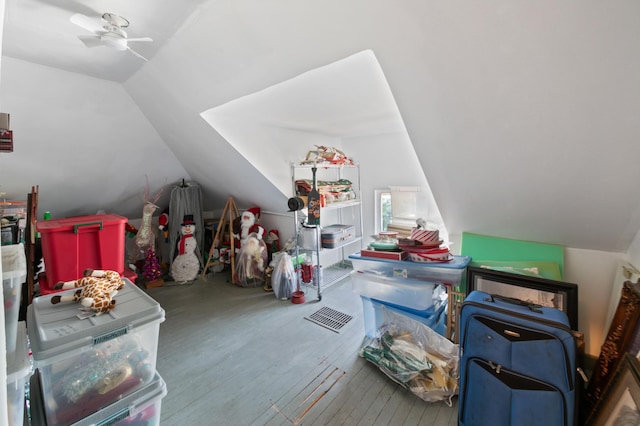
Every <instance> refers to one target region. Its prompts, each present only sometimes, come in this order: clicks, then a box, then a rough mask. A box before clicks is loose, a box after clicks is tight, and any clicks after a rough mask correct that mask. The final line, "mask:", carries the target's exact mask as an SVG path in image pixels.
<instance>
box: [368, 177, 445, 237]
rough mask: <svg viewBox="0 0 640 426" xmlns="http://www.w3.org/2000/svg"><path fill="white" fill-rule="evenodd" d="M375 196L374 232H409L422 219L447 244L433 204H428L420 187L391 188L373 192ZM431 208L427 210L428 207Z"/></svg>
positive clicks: (426, 197)
mask: <svg viewBox="0 0 640 426" xmlns="http://www.w3.org/2000/svg"><path fill="white" fill-rule="evenodd" d="M374 195H375V224H374V226H375V232H376V233H379V232H382V231H387V230H389V225H390V224H393V225H394V226H393V227H392V230H394V231H397V230H399V229H401V230H410V229H411V228H413V227H414V226H416V219H418V218H422V219H424V220H425V221H426V222H427V226H428V227H433V228H437V229H438V230H439V231H440V237H441V238H443V239H444V241H446V242H447V243H448V234H447V231H446V229H445V227H444V223H442V219H441V218H440V213H439V211H438V209H437V208H434V207H433V206H434V205H435V204H434V203H429V198H428V194H427V193H426V192H424V191H422V189H421V188H420V187H415V186H393V187H388V188H384V189H383V188H380V189H376V190H375V191H374ZM430 205H431V206H432V208H429V206H430Z"/></svg>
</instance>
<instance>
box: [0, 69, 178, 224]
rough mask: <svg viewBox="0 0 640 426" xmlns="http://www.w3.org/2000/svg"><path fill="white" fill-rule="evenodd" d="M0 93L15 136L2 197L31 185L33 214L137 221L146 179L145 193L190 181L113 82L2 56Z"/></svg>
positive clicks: (0, 181)
mask: <svg viewBox="0 0 640 426" xmlns="http://www.w3.org/2000/svg"><path fill="white" fill-rule="evenodd" d="M0 94H1V100H2V109H3V110H4V111H6V112H9V113H11V127H12V130H13V133H14V152H13V153H10V154H3V155H0V173H1V174H0V191H2V190H3V189H2V188H3V187H4V188H11V191H9V192H8V193H7V199H15V200H25V199H26V195H27V194H28V193H29V192H30V190H31V186H35V185H38V186H39V195H38V209H39V211H40V212H44V211H46V210H48V211H50V212H51V213H52V217H53V218H56V217H67V216H74V215H85V214H95V213H96V212H97V211H98V210H100V209H103V210H105V211H107V212H110V213H116V214H121V215H122V216H125V217H137V216H141V215H142V207H143V201H142V196H143V192H144V188H145V175H146V176H147V177H148V178H149V181H150V186H151V193H152V194H154V193H155V192H156V191H157V190H158V189H159V188H160V187H162V185H163V184H164V183H165V182H166V183H168V184H170V183H174V182H176V181H179V179H181V178H185V179H187V180H188V179H189V175H188V173H187V171H186V170H185V169H184V168H183V167H182V165H181V164H180V163H179V162H178V161H177V159H176V158H175V156H174V155H173V153H172V152H171V150H170V149H169V148H167V146H166V145H165V144H164V142H163V140H162V138H161V136H160V135H159V134H158V133H157V132H156V130H155V129H154V128H153V127H152V126H151V124H150V123H149V121H148V120H147V119H146V118H145V116H144V114H143V113H142V111H140V109H139V108H138V106H137V105H136V104H135V102H133V100H132V99H131V97H130V96H129V95H128V94H127V92H126V91H125V90H124V88H123V87H122V85H120V84H118V83H115V82H111V81H106V80H99V79H95V78H91V77H86V76H84V75H81V74H76V73H72V72H67V71H61V70H58V69H54V68H49V67H45V66H41V65H36V64H33V63H29V62H24V61H20V60H17V59H13V58H9V57H3V58H2V86H1V91H0ZM168 192H169V191H166V194H165V196H168Z"/></svg>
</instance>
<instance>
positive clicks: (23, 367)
mask: <svg viewBox="0 0 640 426" xmlns="http://www.w3.org/2000/svg"><path fill="white" fill-rule="evenodd" d="M30 373H31V363H30V362H29V347H28V345H27V327H26V325H25V322H24V321H18V334H17V336H16V350H15V351H13V352H12V353H7V383H15V382H17V381H18V380H19V379H23V378H25V377H27V376H28V375H29V374H30Z"/></svg>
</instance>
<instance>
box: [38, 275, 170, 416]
mask: <svg viewBox="0 0 640 426" xmlns="http://www.w3.org/2000/svg"><path fill="white" fill-rule="evenodd" d="M124 281H125V286H124V288H123V289H122V290H120V291H118V294H117V295H116V296H115V298H114V299H115V300H116V307H115V309H113V310H112V311H110V312H108V313H105V314H102V315H97V316H90V317H88V318H85V317H84V316H83V315H81V311H80V307H81V305H80V304H77V303H62V304H55V305H54V304H52V303H51V299H52V297H53V296H54V295H53V294H52V295H46V296H41V297H36V298H35V299H34V300H33V303H32V304H31V305H29V306H28V308H27V325H28V335H29V339H30V343H31V351H32V354H33V360H34V364H35V367H36V374H34V377H33V378H32V380H31V385H32V386H31V388H32V389H31V391H32V398H31V405H32V408H33V410H34V413H35V415H36V416H37V412H38V406H41V407H42V412H43V416H44V418H45V422H41V423H42V424H46V425H49V426H53V425H71V424H73V425H75V424H78V425H84V424H94V423H95V422H96V421H97V420H100V421H103V420H105V419H111V420H112V422H110V423H108V424H127V422H128V421H129V420H133V419H139V418H140V419H141V418H142V417H144V422H145V423H144V424H148V425H157V424H159V423H160V400H161V399H162V398H163V397H164V395H165V394H166V392H167V391H166V388H165V384H164V382H163V381H162V378H161V377H160V376H159V375H158V373H157V372H156V359H157V349H158V337H159V329H160V323H161V322H162V321H164V310H163V309H162V308H161V307H160V305H159V304H158V303H157V302H156V301H155V300H153V299H152V298H151V297H149V296H148V295H147V294H146V293H145V292H143V291H142V290H141V289H139V288H138V287H137V286H136V285H134V284H133V283H131V282H130V281H129V280H128V279H125V280H124ZM73 291H74V290H68V291H67V292H73ZM82 318H83V319H82ZM36 378H37V379H36ZM34 379H35V380H34ZM38 395H40V397H41V398H40V400H38ZM117 422H118V423H117Z"/></svg>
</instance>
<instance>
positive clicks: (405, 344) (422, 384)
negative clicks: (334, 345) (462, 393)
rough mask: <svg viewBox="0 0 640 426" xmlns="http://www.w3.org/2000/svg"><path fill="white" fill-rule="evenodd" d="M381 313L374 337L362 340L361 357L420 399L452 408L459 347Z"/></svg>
mask: <svg viewBox="0 0 640 426" xmlns="http://www.w3.org/2000/svg"><path fill="white" fill-rule="evenodd" d="M382 310H383V316H384V320H383V323H382V325H381V326H380V327H379V329H378V334H377V337H376V338H374V339H372V338H369V337H368V338H365V340H364V342H363V344H362V347H361V348H360V352H359V353H360V356H361V357H363V358H365V359H366V360H368V361H370V362H372V363H373V364H375V365H377V366H378V368H379V369H380V370H381V371H382V372H383V373H385V374H386V375H387V376H388V377H390V378H391V379H392V380H394V381H395V382H397V383H398V384H400V385H401V386H402V387H404V388H405V389H408V390H410V391H411V392H412V393H413V394H415V395H417V396H418V397H420V399H422V400H424V401H428V402H433V401H442V400H444V401H445V402H446V403H447V404H448V405H449V406H451V405H452V402H451V398H452V397H453V396H454V395H456V394H457V393H458V377H459V346H458V345H457V344H454V343H453V342H451V341H450V340H448V339H447V338H445V337H443V336H441V335H440V334H438V333H437V332H435V331H434V330H432V329H431V328H429V327H428V326H426V325H425V324H423V323H421V322H419V321H417V320H415V319H413V318H410V317H408V316H406V315H403V314H401V313H398V312H396V311H394V310H392V309H389V308H387V307H385V306H382Z"/></svg>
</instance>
